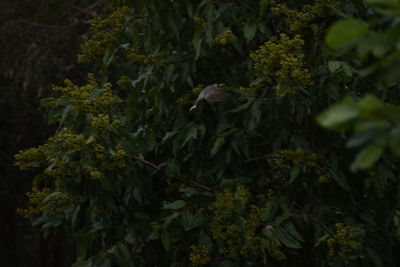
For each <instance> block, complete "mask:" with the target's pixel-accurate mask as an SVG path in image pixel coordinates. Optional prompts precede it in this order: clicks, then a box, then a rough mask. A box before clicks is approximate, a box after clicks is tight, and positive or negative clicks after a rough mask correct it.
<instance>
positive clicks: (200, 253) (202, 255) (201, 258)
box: [189, 244, 210, 266]
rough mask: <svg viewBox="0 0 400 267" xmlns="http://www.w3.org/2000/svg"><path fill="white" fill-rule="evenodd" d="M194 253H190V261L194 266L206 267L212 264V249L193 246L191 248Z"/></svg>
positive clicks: (203, 246)
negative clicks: (201, 266) (204, 266)
mask: <svg viewBox="0 0 400 267" xmlns="http://www.w3.org/2000/svg"><path fill="white" fill-rule="evenodd" d="M190 248H191V249H192V252H190V256H189V259H190V261H191V263H192V265H193V266H198V265H205V264H208V263H210V249H209V248H208V247H206V246H205V245H201V244H200V245H192V246H190Z"/></svg>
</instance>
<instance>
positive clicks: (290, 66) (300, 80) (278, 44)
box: [250, 34, 313, 92]
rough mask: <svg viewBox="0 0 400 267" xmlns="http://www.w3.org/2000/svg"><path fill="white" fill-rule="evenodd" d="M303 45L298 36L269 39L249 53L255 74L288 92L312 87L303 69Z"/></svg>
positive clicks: (306, 70)
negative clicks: (285, 88) (282, 85)
mask: <svg viewBox="0 0 400 267" xmlns="http://www.w3.org/2000/svg"><path fill="white" fill-rule="evenodd" d="M303 45H304V41H303V39H301V38H300V36H299V35H295V36H294V37H293V38H289V37H288V36H287V35H286V34H281V35H280V36H279V39H278V38H275V37H273V38H271V40H269V41H268V42H265V43H264V44H263V45H261V46H260V47H259V48H258V49H257V50H256V51H254V52H252V53H250V57H251V58H252V60H253V61H254V69H255V72H256V74H257V75H258V76H260V77H264V78H265V79H266V81H267V82H268V83H271V84H273V83H276V82H277V83H279V84H284V85H285V86H286V87H287V91H288V92H295V91H297V89H298V88H299V87H306V86H310V85H312V84H313V82H312V80H311V76H310V73H309V71H308V69H306V68H305V63H304V54H303V52H302V48H303Z"/></svg>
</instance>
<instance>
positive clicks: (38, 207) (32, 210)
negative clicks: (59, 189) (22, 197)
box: [17, 187, 52, 219]
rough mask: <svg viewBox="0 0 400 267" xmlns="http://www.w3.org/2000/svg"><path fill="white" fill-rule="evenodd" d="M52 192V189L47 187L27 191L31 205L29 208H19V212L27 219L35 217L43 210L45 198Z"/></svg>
mask: <svg viewBox="0 0 400 267" xmlns="http://www.w3.org/2000/svg"><path fill="white" fill-rule="evenodd" d="M51 192H52V190H51V189H50V188H47V187H45V188H43V189H42V190H39V189H37V188H32V192H28V193H26V196H27V197H28V198H29V202H30V204H31V206H30V207H29V208H27V209H18V210H17V212H18V214H19V215H21V216H23V217H25V218H27V219H33V218H34V217H36V216H37V215H38V214H40V213H41V212H42V211H43V207H44V202H43V200H44V199H45V198H46V197H47V196H48V195H49V194H50V193H51Z"/></svg>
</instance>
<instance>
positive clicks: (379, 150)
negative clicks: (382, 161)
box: [351, 144, 385, 171]
mask: <svg viewBox="0 0 400 267" xmlns="http://www.w3.org/2000/svg"><path fill="white" fill-rule="evenodd" d="M384 151H385V149H384V147H382V146H379V145H376V144H370V145H367V146H366V147H364V148H363V149H362V150H361V151H360V152H359V153H358V154H357V157H356V159H355V160H354V162H353V163H352V165H351V170H352V171H359V170H365V169H368V168H369V167H371V166H372V165H373V164H374V163H375V162H376V161H377V160H378V159H379V158H380V156H381V155H382V154H383V152H384Z"/></svg>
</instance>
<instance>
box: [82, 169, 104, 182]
mask: <svg viewBox="0 0 400 267" xmlns="http://www.w3.org/2000/svg"><path fill="white" fill-rule="evenodd" d="M86 172H87V173H89V175H90V178H91V179H93V180H101V179H103V178H104V173H102V172H101V171H99V170H98V169H97V168H96V167H92V166H91V167H88V168H87V169H86Z"/></svg>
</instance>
